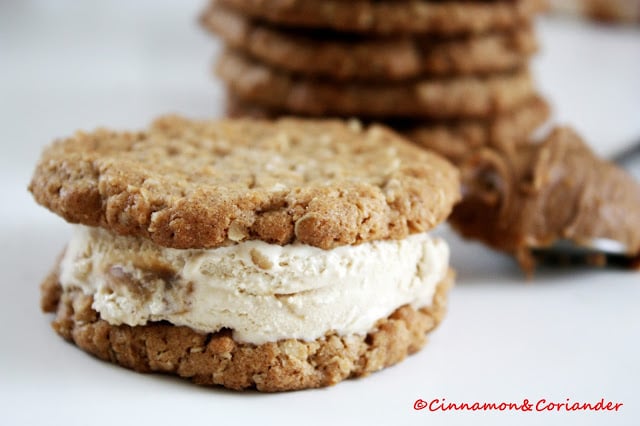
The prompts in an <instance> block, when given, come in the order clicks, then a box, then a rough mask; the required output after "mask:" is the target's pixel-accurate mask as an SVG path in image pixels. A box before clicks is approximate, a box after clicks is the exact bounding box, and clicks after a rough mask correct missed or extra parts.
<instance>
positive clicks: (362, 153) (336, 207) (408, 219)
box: [29, 117, 458, 248]
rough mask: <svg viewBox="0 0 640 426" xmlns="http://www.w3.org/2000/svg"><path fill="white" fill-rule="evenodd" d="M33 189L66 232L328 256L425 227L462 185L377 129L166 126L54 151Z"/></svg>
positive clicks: (66, 143)
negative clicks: (263, 245)
mask: <svg viewBox="0 0 640 426" xmlns="http://www.w3.org/2000/svg"><path fill="white" fill-rule="evenodd" d="M274 161H277V162H276V163H274ZM265 164H274V166H273V167H274V168H272V169H268V170H267V169H265V168H264V167H265ZM29 188H30V190H31V192H32V193H33V195H34V196H35V198H36V200H37V201H38V202H39V203H40V204H42V205H44V206H45V207H47V208H49V209H50V210H52V211H53V212H55V213H57V214H59V215H60V216H62V217H63V218H65V219H66V220H68V221H70V222H73V223H81V224H85V225H89V226H101V227H103V228H106V229H108V230H110V231H113V232H116V233H118V234H121V235H135V236H141V237H145V238H149V239H151V240H152V241H153V242H155V243H156V244H159V245H162V246H167V247H175V248H210V247H218V246H221V245H223V244H225V243H226V242H228V241H229V240H230V236H229V233H230V232H234V233H236V234H238V233H239V234H242V235H244V236H246V238H247V239H260V240H263V241H267V242H272V243H277V244H289V243H293V242H301V243H305V244H309V245H312V246H317V247H321V248H330V247H336V246H340V245H346V244H356V243H361V242H365V241H372V240H379V239H387V238H394V239H397V238H403V237H405V236H407V235H409V234H410V233H415V232H423V231H427V230H429V229H431V228H432V227H434V226H435V225H436V224H438V223H439V222H441V221H442V220H443V219H444V218H446V217H447V216H448V215H449V213H450V211H451V208H452V205H453V203H454V202H455V201H456V200H457V198H458V177H457V172H456V170H455V169H454V168H453V167H452V166H451V165H450V164H449V163H447V162H446V161H444V160H442V159H441V158H440V157H437V156H435V155H431V154H429V153H426V152H422V151H421V150H419V149H417V148H416V147H414V146H412V145H411V144H410V143H408V142H407V141H405V140H404V139H402V138H401V137H399V136H398V135H397V134H395V133H394V132H392V131H390V130H388V129H386V128H383V127H380V126H373V127H370V128H367V129H362V128H360V127H359V126H358V125H356V124H354V125H347V124H345V123H343V122H339V121H322V120H318V121H305V120H297V119H284V120H281V121H277V122H275V123H272V122H267V121H252V120H238V121H233V120H227V121H208V122H207V121H189V120H186V119H183V118H179V117H165V118H162V119H160V120H158V121H156V122H155V123H154V124H153V125H152V126H151V127H150V128H149V129H148V130H146V131H143V132H138V133H117V132H112V131H107V130H99V131H96V132H93V133H77V134H76V135H75V136H74V137H71V138H69V139H65V140H62V141H58V142H56V143H55V144H53V145H52V146H50V147H49V148H48V149H47V150H46V151H45V152H44V154H43V156H42V158H41V160H40V163H39V165H38V167H37V169H36V171H35V173H34V176H33V180H32V182H31V185H30V187H29ZM336 215H338V216H336ZM231 239H233V238H231Z"/></svg>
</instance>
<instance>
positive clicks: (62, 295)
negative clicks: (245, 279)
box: [42, 271, 453, 392]
mask: <svg viewBox="0 0 640 426" xmlns="http://www.w3.org/2000/svg"><path fill="white" fill-rule="evenodd" d="M452 283H453V273H452V272H449V274H448V275H447V276H446V277H445V279H444V280H443V281H442V282H441V283H440V284H439V285H438V287H437V289H436V293H435V295H434V298H433V303H432V305H431V306H430V307H428V308H421V309H414V308H412V307H411V306H408V305H407V306H403V307H400V308H398V309H397V310H396V311H395V312H393V313H392V314H391V315H390V316H389V317H388V318H384V319H381V320H379V321H378V322H377V323H376V324H375V327H374V328H373V329H371V330H370V332H369V333H368V334H366V335H353V336H339V335H337V334H335V333H330V334H327V335H326V336H324V337H322V338H320V339H318V340H316V341H303V340H297V339H288V340H282V341H277V342H269V343H264V344H260V345H253V344H245V343H238V342H235V341H234V340H233V338H232V336H231V333H230V331H229V330H223V331H219V332H216V333H209V334H203V333H198V332H196V331H194V330H192V329H190V328H188V327H177V326H173V325H170V324H165V323H153V324H148V325H144V326H136V327H130V326H127V325H111V324H109V323H107V322H106V321H104V320H102V319H101V318H100V316H99V314H98V313H97V312H96V311H95V310H94V309H93V308H92V307H91V306H92V298H91V296H86V295H84V294H82V293H81V292H79V291H75V292H63V291H62V289H61V287H60V284H59V283H58V273H57V271H56V272H53V273H52V274H51V275H50V276H49V277H48V278H47V279H46V280H45V281H44V282H43V285H42V307H43V309H44V310H46V311H47V312H54V313H56V319H55V320H54V322H53V328H54V329H55V330H56V331H57V332H58V333H59V334H60V335H61V336H62V337H64V338H65V339H67V340H69V341H72V342H74V343H75V344H76V345H77V346H79V347H80V348H82V349H84V350H85V351H87V352H89V353H91V354H93V355H95V356H96V357H98V358H101V359H103V360H105V361H110V362H113V363H115V364H119V365H121V366H124V367H127V368H130V369H133V370H136V371H139V372H145V373H148V372H162V373H167V374H175V375H178V376H181V377H185V378H188V379H190V380H192V381H194V382H195V383H198V384H202V385H223V386H225V387H227V388H230V389H235V390H242V389H246V388H255V389H257V390H259V391H263V392H275V391H284V390H296V389H306V388H316V387H321V386H330V385H334V384H336V383H338V382H340V381H341V380H343V379H346V378H349V377H359V376H363V375H367V374H369V373H371V372H374V371H378V370H380V369H382V368H384V367H387V366H390V365H393V364H395V363H398V362H400V361H402V360H403V359H404V358H405V357H406V356H407V355H410V354H412V353H415V352H417V351H418V350H420V348H422V346H424V344H425V343H426V334H427V333H428V332H429V331H431V330H433V329H434V328H435V327H436V326H437V325H438V324H439V323H440V321H441V320H442V318H443V316H444V314H445V310H446V301H447V291H448V289H449V287H451V285H452Z"/></svg>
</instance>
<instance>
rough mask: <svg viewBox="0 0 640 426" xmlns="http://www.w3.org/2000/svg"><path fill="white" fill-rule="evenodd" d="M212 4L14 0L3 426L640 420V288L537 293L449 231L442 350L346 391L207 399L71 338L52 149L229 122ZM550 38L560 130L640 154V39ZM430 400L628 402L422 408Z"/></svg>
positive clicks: (7, 20)
mask: <svg viewBox="0 0 640 426" xmlns="http://www.w3.org/2000/svg"><path fill="white" fill-rule="evenodd" d="M203 2H204V0H203V1H197V0H193V1H182V2H176V1H168V0H154V1H151V0H145V1H136V2H129V1H124V0H118V1H109V2H99V1H83V2H78V1H75V2H73V1H57V2H53V1H44V0H42V1H34V0H26V1H20V0H5V1H2V2H0V117H1V118H0V124H1V125H0V132H1V136H2V138H1V141H2V142H1V146H2V152H1V155H0V194H1V195H2V198H1V200H2V207H1V208H0V232H1V234H0V235H2V246H1V248H0V251H1V253H0V254H1V255H0V271H2V272H3V274H4V278H3V279H2V281H1V282H2V283H1V284H0V285H1V286H2V287H1V288H2V293H1V294H2V297H1V298H0V333H1V334H0V401H2V402H1V407H2V409H0V424H2V425H14V424H30V425H32V424H50V425H57V424H65V425H75V424H78V425H87V424H92V425H103V424H104V425H111V426H113V425H114V424H133V423H139V424H158V425H159V424H176V423H178V422H179V423H180V424H192V423H194V422H198V424H219V423H220V422H221V421H225V422H231V421H234V422H236V421H239V422H240V423H237V424H249V423H248V422H250V421H252V422H260V423H261V424H279V425H286V424H294V423H295V424H304V425H306V424H309V425H313V424H323V425H326V424H328V422H330V423H333V424H340V423H346V422H347V421H349V422H350V423H352V422H353V421H356V424H365V422H368V423H369V424H432V425H434V424H452V425H457V424H503V425H511V424H562V425H567V424H580V425H587V424H592V425H600V424H608V425H632V424H640V396H639V393H638V384H639V383H640V367H639V365H638V360H639V359H640V348H639V345H638V341H639V338H640V326H639V324H640V311H639V310H638V308H637V307H638V300H640V279H639V278H640V275H638V274H634V273H629V272H623V271H614V270H606V271H598V270H554V269H542V270H539V271H538V273H537V275H536V279H535V281H534V282H526V281H525V280H524V279H523V276H522V274H521V273H520V271H519V270H518V269H517V267H516V266H515V264H514V262H513V261H511V260H510V259H509V258H507V257H505V256H503V255H499V254H496V253H494V252H491V251H490V250H487V249H485V248H483V247H482V246H480V245H478V244H472V243H467V242H463V241H461V240H460V239H458V238H456V237H455V236H454V235H452V234H451V233H450V231H448V230H446V229H443V230H441V232H442V233H444V234H445V235H447V236H448V237H449V239H450V241H451V246H452V251H453V260H452V262H453V265H454V267H455V268H456V269H457V270H458V276H459V278H458V284H457V286H456V288H455V289H454V290H453V291H452V293H451V297H450V307H451V309H450V314H449V315H448V317H447V318H446V319H445V322H444V323H443V324H442V326H441V327H440V328H439V329H438V330H437V331H436V332H435V333H434V334H433V335H432V337H431V338H430V344H428V346H427V347H426V348H425V349H424V350H423V351H421V352H420V353H419V354H417V355H415V356H412V357H410V358H409V359H407V360H406V361H405V362H403V363H401V364H399V365H397V366H395V367H393V368H389V369H387V370H384V371H382V372H380V373H376V374H373V375H371V376H369V377H368V378H365V379H361V380H352V381H347V382H344V383H342V384H340V385H338V386H335V387H333V388H330V389H322V390H315V391H305V392H296V393H286V394H275V395H261V394H257V393H253V392H250V393H242V394H238V393H234V392H228V391H225V390H220V389H208V388H201V387H196V386H192V385H190V384H188V383H186V382H182V381H179V380H176V379H172V378H167V377H162V376H154V375H139V374H136V373H132V372H130V371H128V370H124V369H121V368H118V367H115V366H112V365H109V364H106V363H103V362H99V361H97V360H95V359H93V358H91V357H89V356H87V355H86V354H84V353H83V352H81V351H80V350H77V349H75V348H74V347H72V346H71V345H69V344H67V343H65V342H63V341H62V340H61V339H60V338H59V337H58V336H57V335H55V334H54V333H53V332H52V330H51V329H50V327H49V322H50V320H51V317H50V316H47V315H44V314H42V313H41V312H40V311H39V308H38V299H39V292H38V285H39V282H40V280H41V279H42V277H43V276H44V275H45V273H46V271H47V270H48V268H49V267H50V266H51V265H52V263H53V260H54V258H55V256H56V254H57V253H58V252H59V250H60V249H61V248H62V247H63V245H64V243H65V240H66V239H67V237H68V235H69V225H66V224H65V223H64V222H63V221H62V220H60V219H59V218H57V217H56V216H54V215H53V214H51V213H49V212H47V211H46V210H44V209H43V208H40V207H38V206H36V204H35V203H34V202H33V200H32V199H31V197H30V195H29V194H28V193H27V192H26V186H27V184H28V181H29V178H30V175H31V172H32V168H33V166H34V165H35V162H36V160H37V157H38V155H39V152H40V150H41V148H42V147H43V146H44V145H45V144H47V143H48V142H50V141H51V140H52V139H53V138H55V137H59V136H64V135H68V134H70V133H71V132H73V131H74V130H75V129H79V128H82V129H92V128H94V127H96V126H99V125H104V126H109V127H112V128H117V129H125V128H131V129H134V128H140V127H143V126H145V125H146V123H148V122H149V121H150V120H151V119H152V118H153V117H155V116H157V115H159V114H161V113H165V112H179V113H182V114H186V115H189V116H193V117H210V116H214V115H219V114H220V112H221V107H220V106H221V99H222V95H221V88H220V85H219V84H217V83H215V82H213V81H212V78H211V76H210V73H209V70H210V67H211V64H212V58H213V54H214V52H215V51H216V50H217V45H216V44H215V42H214V41H212V40H211V39H210V38H209V37H208V36H207V35H205V34H204V33H203V32H202V31H201V30H200V29H199V28H198V27H197V26H196V22H195V16H196V15H197V12H198V10H200V8H201V7H202V6H203ZM538 28H539V32H540V38H541V40H542V43H543V45H544V52H543V54H541V55H540V56H539V57H538V58H537V59H536V61H535V63H534V70H535V73H536V76H537V79H538V82H539V85H540V88H541V90H542V91H543V93H545V95H547V96H548V97H549V98H550V99H551V100H552V102H553V104H554V108H555V113H556V117H557V119H558V121H560V122H564V123H569V124H571V125H573V126H574V127H576V128H577V129H579V131H580V132H582V133H583V135H584V136H585V137H586V138H587V139H588V140H589V141H590V142H591V143H592V144H593V146H594V149H596V150H597V151H598V152H600V153H602V154H605V155H612V154H614V153H616V152H619V151H620V150H622V149H624V148H625V147H628V146H629V145H630V144H632V143H633V142H634V141H640V31H639V30H638V29H635V28H604V27H597V26H591V25H585V24H581V23H577V22H575V21H561V20H555V19H546V20H544V21H542V22H540V24H539V26H538ZM635 170H636V173H637V172H638V170H640V168H638V167H636V169H635ZM417 398H422V399H425V400H429V399H432V398H446V399H447V401H452V402H454V401H455V402H473V401H481V402H483V401H486V402H502V401H506V402H509V401H514V402H517V401H521V400H522V399H523V398H528V399H529V400H532V401H536V400H538V399H540V398H546V399H548V400H554V401H558V402H564V401H565V400H566V398H570V399H571V400H572V401H580V402H589V401H594V402H597V401H599V400H600V399H601V398H605V399H606V400H612V401H617V402H622V403H624V406H623V407H622V410H621V411H620V412H617V413H616V412H613V413H589V412H588V413H536V412H531V413H514V412H497V413H463V412H428V411H426V410H425V411H421V412H415V411H414V410H413V409H412V405H413V402H414V401H415V400H416V399H417Z"/></svg>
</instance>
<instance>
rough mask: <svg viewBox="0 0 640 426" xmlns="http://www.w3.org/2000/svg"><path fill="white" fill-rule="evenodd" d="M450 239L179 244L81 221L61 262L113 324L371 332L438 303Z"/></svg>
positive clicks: (275, 335) (310, 335) (283, 334)
mask: <svg viewBox="0 0 640 426" xmlns="http://www.w3.org/2000/svg"><path fill="white" fill-rule="evenodd" d="M448 264H449V249H448V246H447V245H446V243H445V242H444V241H442V240H440V239H436V238H432V237H430V236H429V235H428V234H426V233H420V234H415V235H412V236H409V237H408V238H405V239H402V240H385V241H372V242H367V243H363V244H360V245H355V246H341V247H338V248H335V249H331V250H323V249H320V248H317V247H312V246H308V245H303V244H291V245H285V246H280V245H274V244H268V243H265V242H262V241H245V242H241V243H237V244H232V245H228V246H224V247H219V248H215V249H182V250H180V249H170V248H165V247H161V246H158V245H155V244H153V243H152V242H150V241H148V240H145V239H142V238H136V237H128V236H117V235H115V234H113V233H110V232H108V231H105V230H102V229H100V228H94V227H85V226H78V227H77V228H76V230H75V233H74V236H73V238H72V239H71V241H70V243H69V245H68V247H67V250H66V253H65V256H64V258H63V260H62V262H61V266H60V283H61V285H62V286H63V288H65V289H69V288H80V289H81V290H82V291H83V292H84V293H85V294H87V295H91V296H93V308H94V309H95V310H96V311H97V312H99V313H100V317H101V318H102V319H104V320H106V321H107V322H109V323H110V324H114V325H117V324H128V325H131V326H137V325H144V324H147V323H148V322H151V321H168V322H170V323H172V324H174V325H184V326H188V327H190V328H193V329H195V330H198V331H201V332H205V333H208V332H215V331H218V330H220V329H222V328H229V329H232V330H233V337H234V339H235V340H236V341H242V342H248V343H254V344H261V343H265V342H269V341H277V340H280V339H287V338H296V339H303V340H315V339H317V338H319V337H322V336H323V335H324V334H325V333H327V332H328V331H335V332H337V333H339V334H342V335H348V334H365V333H367V332H368V331H370V330H371V329H372V328H373V326H374V324H375V322H376V321H377V320H379V319H380V318H385V317H387V316H388V315H390V314H391V313H392V312H393V311H394V310H396V309H397V308H398V307H400V306H402V305H405V304H410V305H412V306H413V307H416V308H418V307H423V306H428V305H430V304H431V301H432V299H433V295H434V292H435V288H436V285H437V284H438V283H439V282H441V281H442V280H443V279H444V278H445V276H446V274H447V270H448Z"/></svg>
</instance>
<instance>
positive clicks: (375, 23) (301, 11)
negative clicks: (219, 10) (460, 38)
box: [218, 0, 547, 35]
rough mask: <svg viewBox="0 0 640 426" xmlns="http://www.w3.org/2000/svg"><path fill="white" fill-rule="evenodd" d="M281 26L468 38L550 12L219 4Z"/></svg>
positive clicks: (231, 0) (355, 1)
mask: <svg viewBox="0 0 640 426" xmlns="http://www.w3.org/2000/svg"><path fill="white" fill-rule="evenodd" d="M218 1H220V3H221V4H223V5H225V6H227V7H229V8H232V9H235V10H237V11H239V12H241V13H243V14H246V15H249V16H253V17H255V18H259V19H262V20H265V21H269V22H272V23H275V24H279V25H287V26H294V27H311V28H325V29H335V30H338V31H344V32H361V33H376V34H407V33H413V34H415V33H429V34H449V35H450V34H468V33H474V34H477V33H483V32H487V31H499V30H506V29H512V28H516V27H518V26H520V25H521V24H522V23H523V22H526V21H529V20H530V19H531V18H532V17H533V16H534V15H535V14H536V13H538V12H541V11H543V10H545V8H546V6H547V5H546V2H545V1H544V0H496V1H456V0H451V1H423V0H405V1H394V0H382V1H373V0H349V1H344V0H218Z"/></svg>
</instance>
